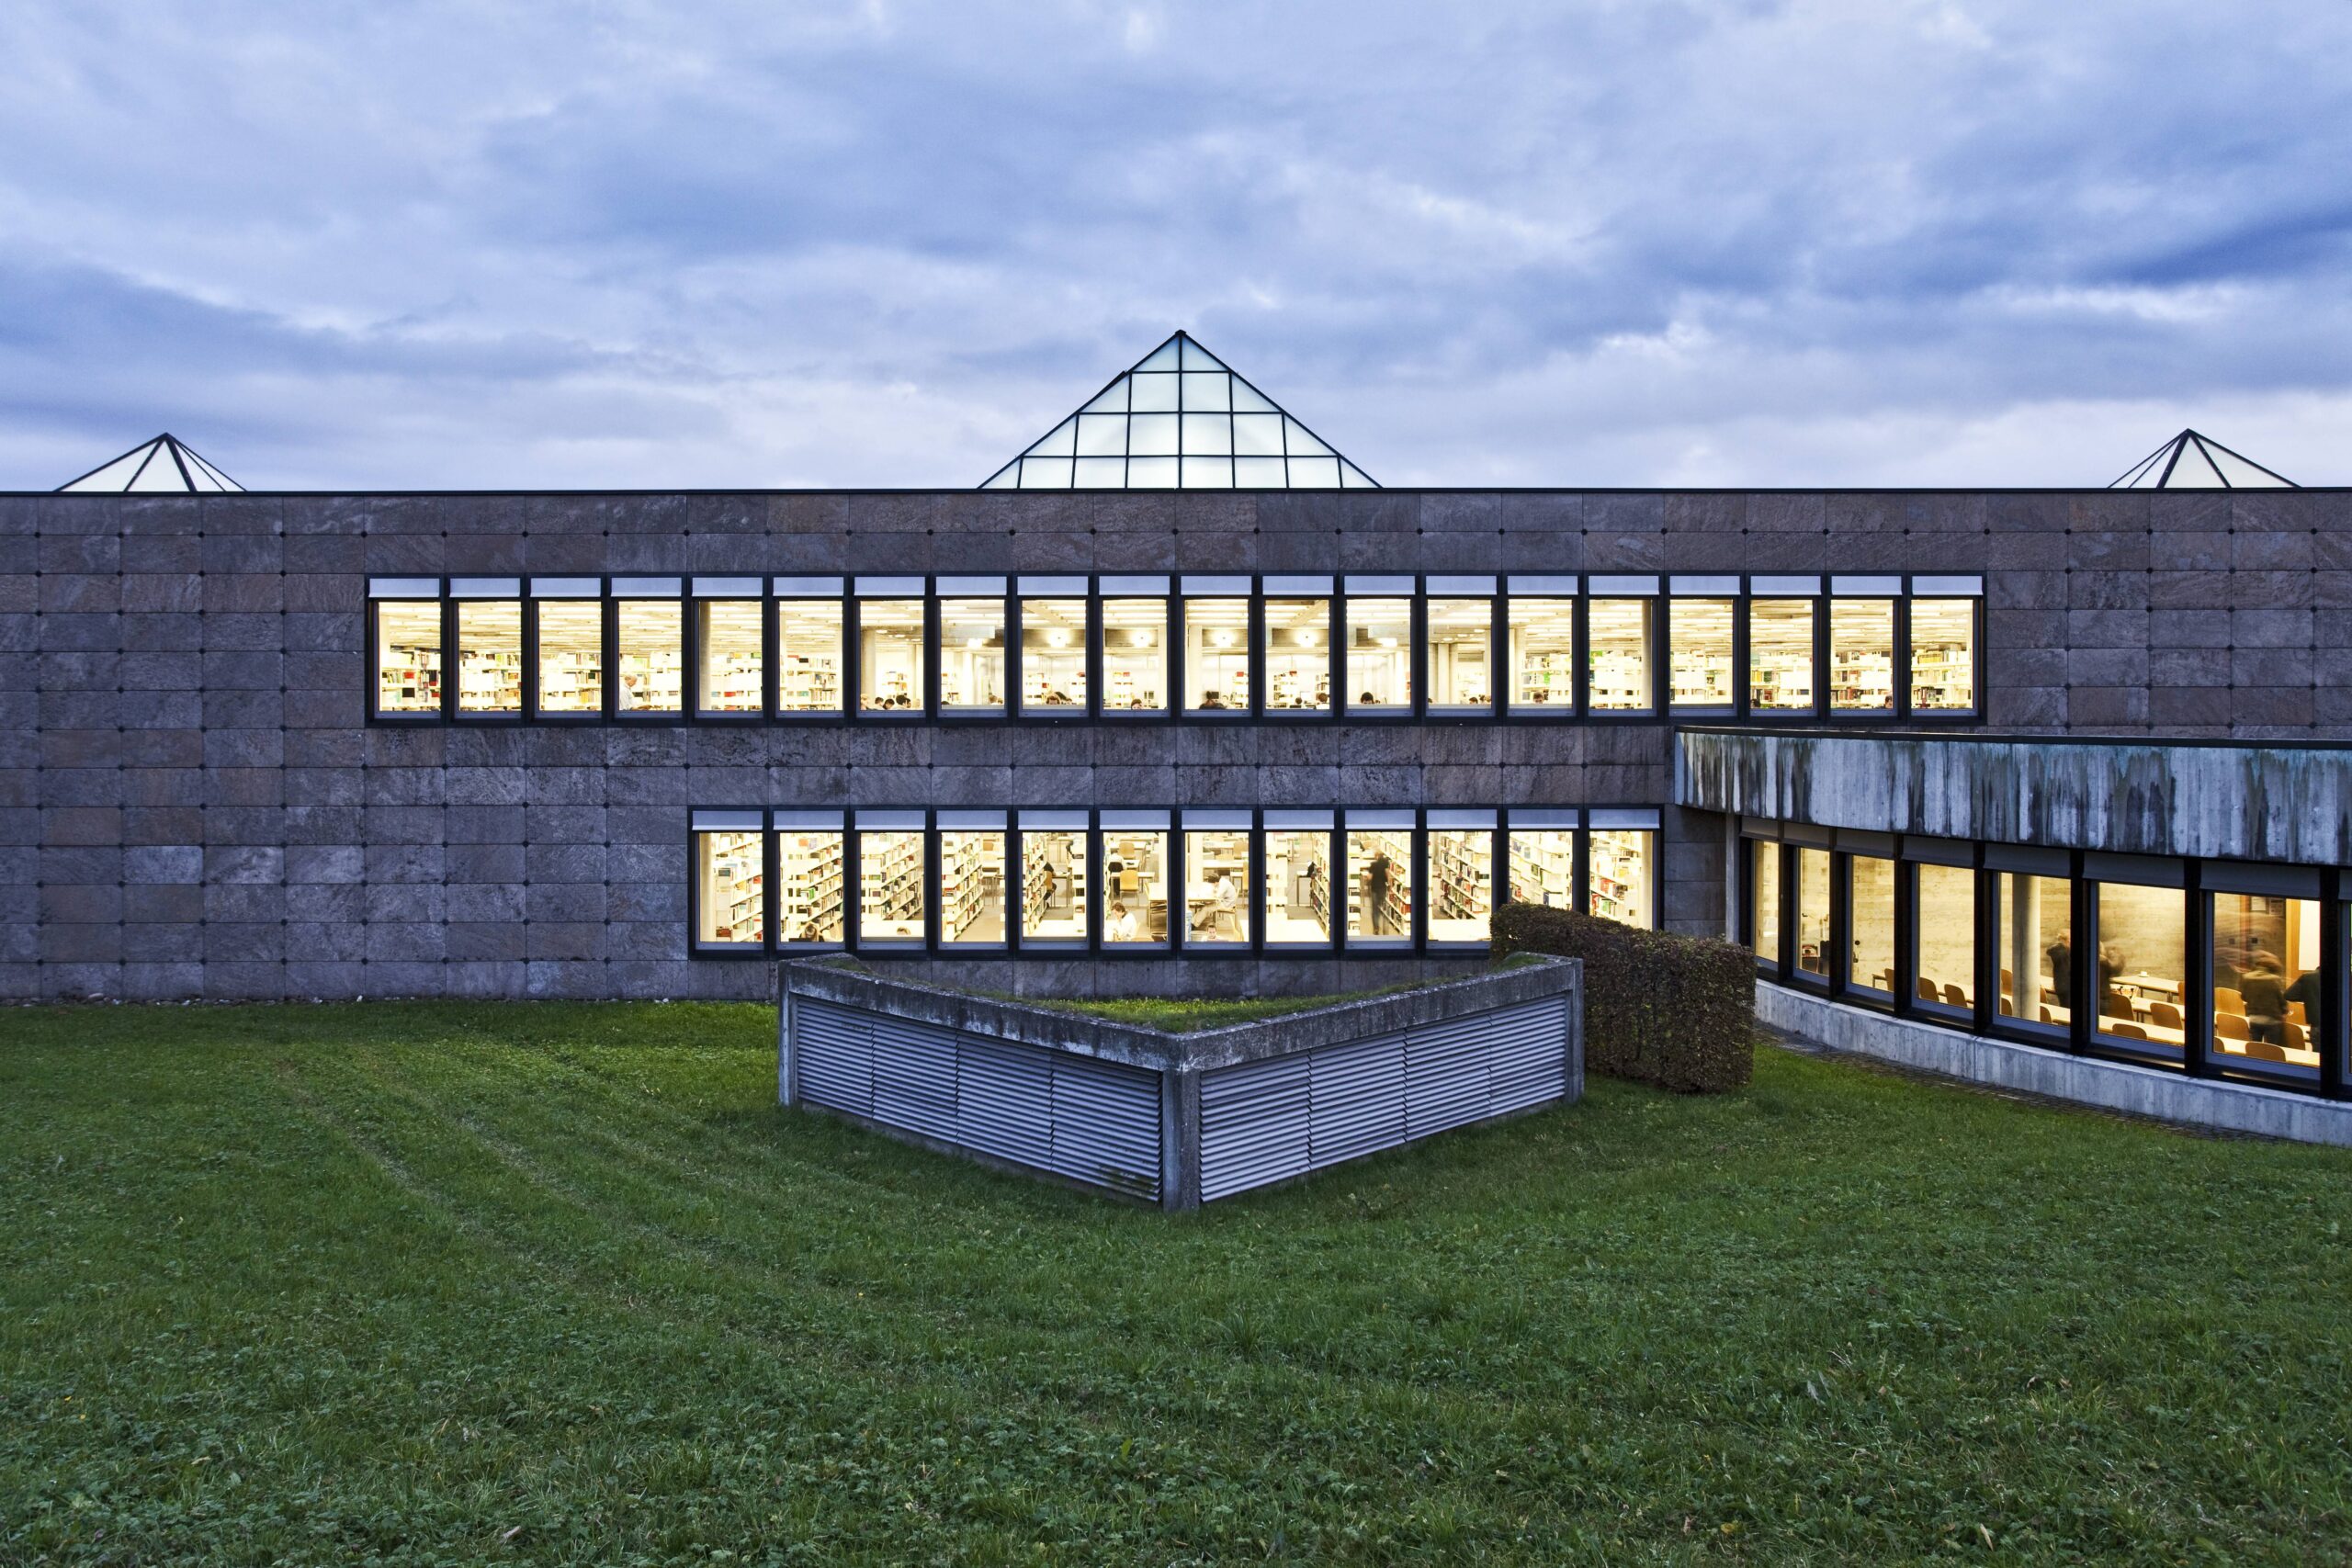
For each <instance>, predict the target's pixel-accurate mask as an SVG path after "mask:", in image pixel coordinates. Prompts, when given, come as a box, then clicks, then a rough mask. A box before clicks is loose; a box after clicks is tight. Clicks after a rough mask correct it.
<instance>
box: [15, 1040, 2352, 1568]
mask: <svg viewBox="0 0 2352 1568" xmlns="http://www.w3.org/2000/svg"><path fill="white" fill-rule="evenodd" d="M772 1029H773V1023H772V1015H770V1014H768V1013H767V1012H766V1011H764V1010H758V1009H752V1008H732V1009H730V1008H721V1007H701V1006H669V1007H653V1006H645V1007H575V1006H562V1005H554V1004H547V1005H539V1006H526V1007H497V1006H459V1005H454V1004H450V1005H413V1006H412V1005H400V1006H370V1007H328V1008H270V1009H220V1010H209V1009H187V1010H138V1009H119V1010H48V1011H12V1012H10V1013H8V1014H6V1031H7V1036H8V1038H7V1043H6V1044H5V1046H0V1104H5V1105H6V1113H5V1122H0V1127H5V1129H6V1132H5V1135H0V1258H5V1263H4V1264H0V1562H32V1563H40V1562H75V1563H85V1562H95V1563H132V1562H136V1563H142V1564H150V1563H183V1562H184V1563H197V1562H202V1563H266V1562H374V1563H425V1562H507V1561H514V1562H582V1563H585V1562H860V1561H865V1562H958V1563H962V1562H971V1563H983V1564H985V1563H1011V1562H1040V1561H1044V1562H1090V1563H1091V1562H1150V1563H1181V1562H1230V1561H1236V1560H1242V1559H1249V1560H1260V1559H1272V1560H1275V1561H1288V1562H1318V1563H1320V1562H1400V1561H1413V1562H1431V1561H1439V1560H1446V1561H1453V1560H1464V1559H1468V1560H1483V1561H1491V1562H1563V1561H1571V1562H1577V1561H1580V1562H1611V1563H1615V1562H1749V1561H1809V1562H1810V1561H1832V1560H1843V1561H1852V1562H1885V1561H1890V1560H1899V1561H1910V1560H1918V1559H1923V1558H1953V1559H1964V1558H1965V1559H1978V1560H1984V1561H1998V1562H2017V1561H2047V1562H2069V1561H2083V1560H2089V1559H2098V1560H2102V1561H2105V1560H2114V1561H2121V1562H2301V1561H2312V1560H2329V1559H2333V1560H2341V1559H2342V1558H2343V1557H2344V1556H2345V1555H2346V1553H2347V1551H2352V1519H2348V1518H2347V1506H2352V1456H2347V1451H2346V1445H2347V1432H2352V1423H2348V1422H2347V1420H2346V1409H2347V1407H2348V1406H2352V1397H2347V1396H2352V1373H2347V1356H2352V1258H2347V1255H2346V1240H2345V1236H2344V1234H2343V1225H2344V1222H2345V1218H2346V1206H2347V1205H2346V1199H2347V1195H2352V1156H2346V1155H2345V1154H2343V1153H2340V1152H2335V1151H2327V1150H2314V1149H2309V1148H2299V1147H2292V1146H2287V1145H2265V1144H2256V1143H2243V1142H2222V1141H2218V1140H2209V1139H2201V1138H2195V1137H2188V1136H2183V1135H2180V1134H2174V1133H2169V1132H2165V1131H2163V1130H2160V1129H2156V1128H2152V1127H2148V1126H2143V1125H2136V1124H2131V1123H2127V1122H2120V1121H2115V1120H2110V1119H2105V1118H2100V1117H2096V1116H2091V1115H2086V1114H2076V1113H2071V1112H2064V1111H2053V1110H2050V1109H2047V1108H2043V1107H2039V1106H2030V1105H2022V1104H2018V1103H2015V1102H2012V1101H2008V1100H2001V1099H1997V1098H1994V1097H1991V1096H1985V1095H1978V1094H1973V1093H1968V1092H1965V1091H1962V1090H1959V1089H1947V1088H1941V1087H1935V1086H1928V1085H1923V1084H1919V1083H1916V1082H1911V1081H1906V1080H1903V1079H1899V1078H1894V1077H1886V1076H1882V1075H1879V1074H1875V1073H1871V1072H1867V1071H1863V1070H1860V1069H1859V1068H1856V1067H1853V1066H1848V1065H1843V1064H1839V1063H1836V1062H1829V1061H1823V1060H1816V1059H1809V1058H1800V1057H1794V1056H1790V1055H1782V1054H1779V1053H1768V1054H1767V1055H1765V1057H1764V1059H1763V1060H1762V1062H1761V1063H1760V1064H1759V1066H1758V1074H1757V1081H1756V1084H1755V1086H1754V1087H1753V1089H1750V1090H1748V1091H1747V1092H1745V1093H1743V1094H1739V1095H1736V1096H1730V1097H1725V1098H1722V1099H1716V1100H1679V1099H1674V1098H1670V1097H1668V1096H1666V1095H1663V1094H1658V1093H1655V1092H1651V1091H1648V1090H1645V1089H1636V1088H1632V1087H1628V1086H1623V1085H1618V1084H1611V1083H1605V1082H1604V1083H1596V1084H1594V1085H1593V1086H1592V1089H1591V1092H1590V1095H1589V1098H1588V1100H1586V1101H1585V1102H1584V1103H1583V1104H1581V1105H1578V1106H1576V1107H1573V1108H1563V1109H1559V1110H1555V1111H1550V1112H1546V1113H1544V1114H1542V1115H1538V1116H1535V1117H1532V1118H1530V1119H1527V1120H1524V1121H1521V1122H1513V1123H1510V1124H1508V1125H1504V1126H1499V1127H1495V1128H1489V1129H1484V1130H1480V1131H1476V1132H1473V1133H1467V1134H1454V1135H1452V1136H1449V1137H1446V1138H1442V1139H1439V1140H1436V1141H1434V1142H1432V1143H1430V1144H1428V1145H1421V1146H1420V1147H1419V1148H1417V1149H1413V1150H1408V1151H1405V1152H1403V1153H1401V1154H1398V1155H1396V1156H1388V1157H1385V1158H1382V1159H1380V1160H1378V1161H1375V1162H1374V1163H1371V1164H1367V1165H1363V1166H1359V1167H1356V1168H1349V1169H1344V1170H1340V1171H1336V1172H1330V1173H1327V1174H1326V1175H1325V1176H1324V1177H1323V1178H1321V1179H1317V1180H1314V1181H1312V1182H1311V1183H1308V1184H1306V1185H1305V1186H1302V1187H1297V1188H1293V1189H1288V1190H1280V1191H1275V1192H1271V1193H1265V1194H1261V1195H1258V1196H1256V1197H1251V1198H1245V1199H1242V1200H1238V1201H1234V1202H1231V1203H1228V1204H1223V1205H1218V1206H1216V1207H1214V1208H1212V1209H1210V1210H1208V1211H1206V1212H1204V1213H1202V1214H1200V1215H1198V1216H1193V1217H1187V1218H1170V1217H1168V1216H1164V1215H1161V1214H1159V1213H1153V1212H1150V1211H1145V1210H1138V1209H1134V1208H1128V1207H1124V1206H1120V1205H1116V1204H1114V1203H1111V1202H1108V1201H1099V1200H1096V1199H1091V1198H1088V1197H1085V1196H1083V1195H1080V1194H1077V1193H1072V1192H1069V1191H1065V1190H1059V1189H1056V1188H1052V1187H1047V1186H1043V1185H1039V1184H1035V1183H1032V1182H1029V1181H1025V1180H1023V1179H1019V1178H1016V1177H1011V1176H1006V1175H1001V1174H997V1173H992V1172H989V1171H985V1170H981V1169H978V1168H973V1167H969V1166H966V1165H962V1164H959V1163H957V1162H955V1161H952V1160H948V1159H945V1158H942V1157H938V1156H932V1155H929V1154H925V1153H922V1152H920V1151H916V1150H911V1149H908V1148H905V1147H902V1146H899V1145H895V1144H892V1143H889V1142H888V1141H887V1140H884V1139H882V1138H879V1137H876V1136H874V1135H871V1134H865V1133H862V1132H858V1131H855V1130H854V1129H851V1128H847V1127H844V1126H842V1125H840V1124H837V1123H834V1122H829V1121H826V1120H823V1119H821V1118H817V1117H813V1116H803V1115H794V1114H787V1113H785V1112H783V1111H779V1110H778V1109H777V1108H776V1107H775V1104H774V1103H773V1100H774V1095H775V1070H774V1059H773V1054H772V1051H773V1045H772V1040H773V1036H772Z"/></svg>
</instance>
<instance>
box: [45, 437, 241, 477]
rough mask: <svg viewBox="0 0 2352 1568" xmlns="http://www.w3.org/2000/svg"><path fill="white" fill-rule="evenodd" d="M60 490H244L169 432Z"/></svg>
mask: <svg viewBox="0 0 2352 1568" xmlns="http://www.w3.org/2000/svg"><path fill="white" fill-rule="evenodd" d="M57 488H58V489H59V490H61V491H69V490H85V491H90V490H96V491H151V492H152V491H182V492H186V491H242V490H243V489H244V488H245V487H244V486H243V485H241V484H239V483H238V482H237V481H236V480H234V479H231V478H230V477H229V476H228V475H226V474H224V473H222V472H221V471H220V469H218V468H214V467H213V466H212V465H211V464H209V463H208V462H206V461H205V460H204V459H203V458H201V457H198V456H197V455H196V454H195V453H194V452H191V451H189V450H188V449H187V447H186V446H182V445H181V444H180V441H179V438H178V437H177V436H175V435H173V434H170V433H169V432H168V431H167V432H165V433H164V434H162V435H158V436H157V437H155V439H154V440H153V441H147V442H142V443H141V444H140V445H139V446H133V447H132V448H131V449H130V451H128V452H125V453H124V454H123V455H122V456H121V457H117V458H116V459H115V460H114V461H113V462H111V463H102V464H100V465H99V466H98V467H96V468H92V469H91V470H90V471H89V472H88V473H86V474H84V475H83V476H82V477H81V478H80V479H75V480H74V481H72V482H71V483H69V484H62V485H59V486H58V487H57Z"/></svg>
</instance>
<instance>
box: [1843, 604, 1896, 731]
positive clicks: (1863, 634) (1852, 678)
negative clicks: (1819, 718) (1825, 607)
mask: <svg viewBox="0 0 2352 1568" xmlns="http://www.w3.org/2000/svg"><path fill="white" fill-rule="evenodd" d="M1829 705H1830V706H1831V707H1833V708H1835V709H1837V710H1838V711H1839V712H1841V713H1887V712H1892V711H1893V710H1894V600H1892V599H1838V600H1833V601H1832V602H1831V603H1830V605H1829Z"/></svg>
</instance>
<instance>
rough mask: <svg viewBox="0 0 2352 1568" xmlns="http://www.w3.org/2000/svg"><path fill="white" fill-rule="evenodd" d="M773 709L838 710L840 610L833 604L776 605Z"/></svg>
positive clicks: (784, 601)
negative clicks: (774, 707) (778, 667)
mask: <svg viewBox="0 0 2352 1568" xmlns="http://www.w3.org/2000/svg"><path fill="white" fill-rule="evenodd" d="M775 614H776V645H777V651H776V657H777V661H778V663H779V664H780V665H781V666H782V668H780V669H778V670H777V671H776V694H775V701H776V706H777V708H778V709H779V710H781V711H782V712H785V713H839V712H841V711H842V606H841V602H840V601H839V600H837V599H780V600H778V601H777V602H776V607H775Z"/></svg>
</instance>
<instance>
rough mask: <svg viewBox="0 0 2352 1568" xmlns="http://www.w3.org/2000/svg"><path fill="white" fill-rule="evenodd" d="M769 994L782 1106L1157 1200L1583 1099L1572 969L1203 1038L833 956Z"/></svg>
mask: <svg viewBox="0 0 2352 1568" xmlns="http://www.w3.org/2000/svg"><path fill="white" fill-rule="evenodd" d="M778 993H779V997H780V1012H781V1018H780V1021H779V1027H778V1049H777V1089H778V1093H779V1096H780V1098H781V1099H782V1100H783V1101H784V1103H785V1104H786V1105H800V1106H809V1107H812V1108H814V1109H817V1110H821V1111H828V1112H830V1113H832V1114H834V1115H839V1116H843V1117H846V1118H847V1119H849V1120H851V1121H854V1122H860V1123H862V1124H865V1125H867V1126H872V1127H876V1128H879V1129H880V1130H882V1131H884V1132H887V1133H889V1134H892V1135H894V1136H897V1137H901V1138H905V1139H907V1140H909V1141H910V1142H914V1143H919V1144H922V1145H927V1146H929V1147H932V1148H937V1149H944V1150H947V1151H950V1152H953V1153H958V1154H964V1155H967V1156H974V1157H977V1158H979V1159H982V1160H986V1161H989V1162H990V1163H995V1164H1001V1165H1006V1166H1011V1167H1014V1168H1021V1169H1024V1170H1031V1171H1036V1172H1040V1173H1043V1174H1046V1175H1048V1176H1051V1177H1055V1178H1057V1179H1061V1180H1064V1181H1068V1182H1071V1183H1074V1184H1076V1185H1080V1186H1083V1187H1089V1188H1093V1189H1097V1190H1103V1191H1107V1192H1114V1193H1118V1194H1120V1195H1122V1196H1125V1197H1128V1198H1134V1199H1138V1200H1142V1201H1148V1202H1155V1203H1158V1204H1159V1205H1160V1206H1161V1207H1162V1208H1166V1209H1192V1208H1196V1207H1198V1206H1199V1205H1200V1204H1201V1203H1202V1202H1203V1201H1213V1200H1215V1199H1218V1198H1226V1197H1230V1196H1232V1195H1233V1194H1235V1193H1237V1192H1245V1191H1248V1190H1250V1189H1252V1188H1256V1187H1263V1186H1266V1185H1268V1184H1269V1183H1272V1182H1278V1181H1283V1180H1287V1179H1292V1178H1295V1177H1298V1176H1303V1175H1305V1174H1306V1173H1307V1172H1309V1171H1312V1170H1319V1169H1322V1168H1325V1167H1328V1166H1332V1165H1337V1164H1340V1163H1341V1162H1343V1161H1347V1160H1351V1159H1356V1158H1360V1157H1361V1156H1364V1155H1368V1154H1373V1153H1376V1152H1377V1151H1379V1150H1382V1149H1386V1148H1394V1147H1396V1146H1397V1145H1401V1144H1407V1143H1411V1142H1413V1141H1415V1140H1416V1139H1419V1138H1424V1137H1427V1136H1429V1135H1430V1134H1433V1133H1441V1132H1444V1131H1447V1130H1449V1129H1451V1128H1455V1127H1464V1126H1470V1125H1473V1124H1475V1123H1477V1122H1487V1121H1492V1120H1495V1119H1497V1118H1499V1117H1504V1116H1512V1115H1518V1114H1520V1113H1521V1112H1524V1111H1532V1110H1534V1109H1536V1108H1538V1107H1540V1106H1544V1105H1549V1104H1552V1103H1554V1102H1555V1101H1558V1100H1575V1099H1577V1098H1578V1097H1579V1096H1580V1095H1582V1094H1583V1092H1584V1007H1583V966H1582V965H1581V964H1578V963H1577V961H1575V960H1574V959H1547V960H1545V961H1544V962H1542V963H1540V964H1526V965H1522V966H1521V967H1517V968H1513V969H1510V970H1505V971H1502V972H1499V973H1496V974H1487V975H1479V976H1474V977H1471V978H1467V979H1461V980H1453V981H1449V982H1446V983H1444V984H1441V985H1434V986H1429V987H1422V988H1420V989H1418V990H1413V991H1405V992H1400V993H1398V994H1397V995H1395V996H1387V997H1375V998H1370V999H1368V1000H1365V1001H1358V1002H1344V1003H1340V1004H1339V1005H1337V1006H1334V1007H1328V1008H1317V1009H1314V1010H1310V1011H1306V1012H1295V1013H1290V1014H1286V1015H1284V1016H1283V1017H1281V1018H1273V1019H1266V1020H1263V1021H1259V1022H1255V1023H1244V1024H1236V1025H1234V1026H1232V1027H1230V1028H1227V1029H1215V1030H1206V1031H1203V1032H1200V1033H1197V1034H1170V1033H1167V1032H1162V1031H1160V1030H1156V1029H1144V1028H1138V1027H1136V1026H1135V1025H1132V1024H1123V1023H1114V1022H1111V1021H1107V1020H1104V1019H1099V1018H1093V1017H1089V1016H1087V1015H1085V1014H1081V1013H1073V1012H1064V1011H1060V1010H1056V1009H1051V1008H1040V1007H1034V1006H1030V1005H1028V1004H1025V1003H1022V1002H1014V1001H1000V1000H996V999H994V998H987V997H977V996H972V995H970V994H968V993H966V992H961V991H949V990H942V989H939V988H937V987H931V986H924V985H919V984H916V983H914V982H911V981H907V980H900V979H892V978H888V977H885V976H879V975H876V974H874V973H872V972H870V971H868V970H865V969H864V968H862V967H860V966H858V965H857V964H854V963H851V962H846V961H843V960H840V959H813V960H802V961H800V962H797V963H788V964H783V965H781V980H780V984H779V986H778Z"/></svg>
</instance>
